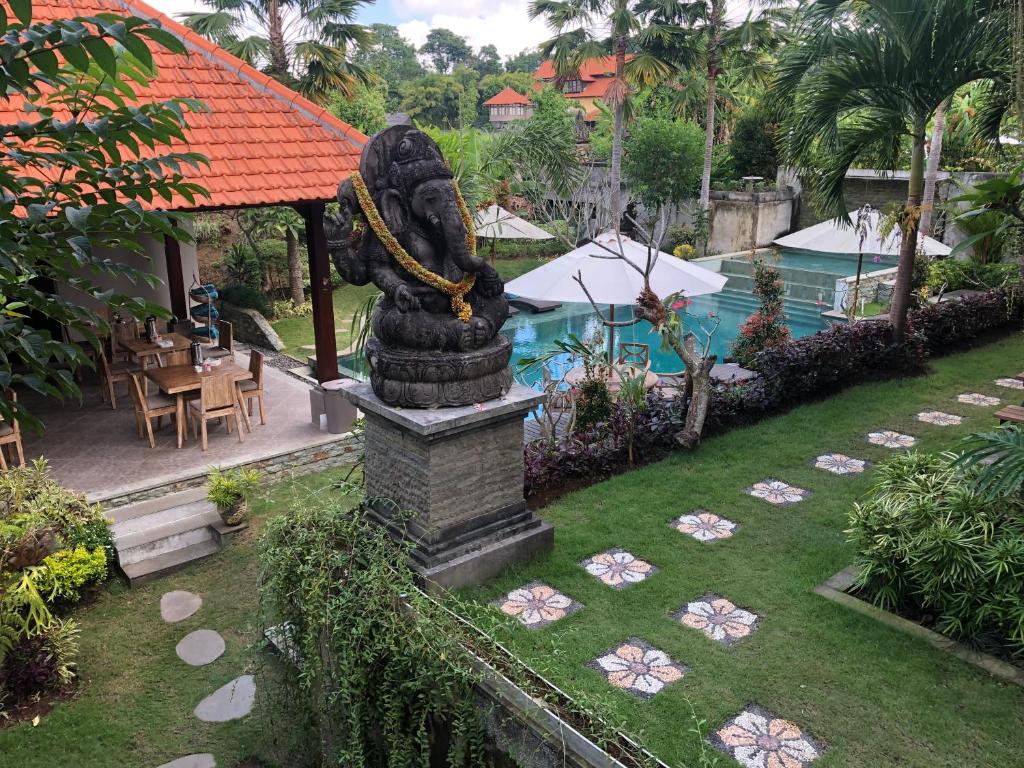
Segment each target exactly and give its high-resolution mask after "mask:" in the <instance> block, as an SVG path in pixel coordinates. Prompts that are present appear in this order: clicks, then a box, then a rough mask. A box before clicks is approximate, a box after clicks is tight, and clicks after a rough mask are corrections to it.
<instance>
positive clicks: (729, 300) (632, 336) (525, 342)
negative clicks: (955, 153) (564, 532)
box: [338, 249, 895, 386]
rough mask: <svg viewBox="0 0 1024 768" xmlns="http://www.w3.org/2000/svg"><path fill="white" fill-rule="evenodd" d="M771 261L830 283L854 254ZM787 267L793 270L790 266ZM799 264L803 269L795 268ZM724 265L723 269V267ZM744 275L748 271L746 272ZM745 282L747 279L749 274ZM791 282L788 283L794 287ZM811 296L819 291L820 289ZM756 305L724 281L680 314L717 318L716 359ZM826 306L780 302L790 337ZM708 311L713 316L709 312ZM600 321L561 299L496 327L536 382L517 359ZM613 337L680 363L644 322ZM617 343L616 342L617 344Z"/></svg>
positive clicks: (820, 322) (586, 332)
mask: <svg viewBox="0 0 1024 768" xmlns="http://www.w3.org/2000/svg"><path fill="white" fill-rule="evenodd" d="M766 257H767V258H769V259H771V260H772V263H774V264H775V265H776V266H778V267H780V268H781V269H783V270H785V271H784V272H783V275H784V276H787V275H788V276H790V278H791V279H792V280H795V281H796V282H797V283H800V282H803V281H804V280H805V279H807V278H806V275H807V274H809V273H818V274H820V275H822V276H823V277H824V281H825V284H831V280H830V279H829V277H830V276H835V277H845V276H848V275H853V274H856V272H857V255H856V254H830V253H820V252H815V251H800V250H795V249H781V250H778V251H776V252H774V253H773V254H772V255H770V256H769V255H768V254H766ZM891 266H895V263H888V262H886V261H881V260H880V261H878V262H876V261H874V260H873V259H872V258H871V257H870V256H868V257H865V259H864V264H863V268H862V270H863V272H864V273H867V272H873V271H877V270H880V269H887V268H889V267H891ZM788 270H794V271H792V272H789V271H788ZM797 270H802V271H803V272H798V271H797ZM723 271H725V272H728V270H727V269H723ZM747 274H748V275H749V271H748V273H747ZM743 279H744V278H743V276H742V275H735V276H733V277H731V279H730V282H733V283H736V284H737V285H739V284H741V281H742V280H743ZM745 279H746V285H749V284H750V279H749V277H747V278H745ZM798 287H799V286H798V285H796V284H794V285H792V286H789V288H794V289H796V288H798ZM811 294H812V298H813V296H818V295H819V294H820V291H818V292H817V293H815V292H814V291H811ZM757 306H758V302H757V300H756V299H755V298H754V297H753V295H751V293H750V292H749V290H739V289H737V288H732V289H730V287H729V284H727V285H726V288H725V290H723V291H722V292H720V293H717V294H711V295H707V296H698V297H696V298H694V299H693V303H692V304H691V305H690V306H689V307H688V308H687V312H686V314H685V315H683V324H684V326H686V327H687V328H688V329H694V330H696V331H697V338H698V339H701V340H703V339H704V338H705V334H704V333H702V332H700V330H699V328H698V325H701V326H704V327H705V328H711V327H712V326H714V325H715V323H718V325H717V330H716V331H715V333H714V336H713V338H712V340H711V349H710V351H711V353H712V354H714V355H717V356H718V360H719V362H721V361H723V360H724V359H725V358H726V357H728V356H729V355H730V347H731V345H732V342H733V341H734V340H735V339H736V336H737V334H738V333H739V328H740V326H741V325H742V324H743V322H744V321H745V320H746V319H747V318H748V317H749V316H750V315H751V313H753V312H754V311H755V310H756V309H757ZM827 309H831V299H829V301H827V302H824V303H818V302H815V301H813V300H807V299H805V300H796V299H791V298H787V299H786V303H785V313H786V324H787V325H788V326H789V330H790V333H791V334H792V337H793V338H795V339H798V338H800V337H802V336H808V335H810V334H813V333H817V332H818V331H820V330H823V329H825V328H826V327H828V322H827V321H826V320H824V319H822V317H821V312H822V311H824V310H827ZM709 314H710V315H712V317H709ZM630 317H632V307H617V308H616V314H615V319H616V320H625V319H628V318H630ZM599 327H600V321H599V320H598V319H597V317H596V316H595V315H594V311H593V309H592V308H591V306H590V305H589V304H563V305H562V307H561V308H559V309H556V310H555V311H553V312H545V313H542V314H531V313H530V312H528V311H523V312H520V313H519V314H518V315H516V316H515V317H510V318H509V319H508V320H507V321H506V323H505V325H504V327H503V328H502V329H501V332H502V333H504V334H505V335H506V336H508V337H509V338H510V339H511V340H512V348H513V351H512V370H513V372H514V373H515V375H516V378H517V379H519V380H520V381H522V382H524V383H526V384H528V385H530V386H539V384H540V381H541V380H542V376H543V374H542V372H541V371H540V370H539V368H534V369H531V370H529V371H525V372H522V371H520V361H521V360H522V359H523V358H528V357H534V356H537V355H539V354H541V353H544V352H546V351H547V350H550V349H551V348H552V347H553V346H554V342H555V341H556V340H558V339H563V340H565V339H568V337H569V335H570V334H575V335H576V336H577V337H579V338H581V339H587V338H590V337H593V335H594V333H595V332H596V331H597V330H598V329H599ZM602 330H603V332H602V335H603V336H604V338H605V339H607V330H604V329H602ZM615 338H616V341H617V342H623V341H628V342H638V343H643V344H647V345H648V346H649V347H650V350H651V370H652V371H654V372H655V373H678V372H680V371H681V370H682V368H683V363H682V362H681V361H680V360H679V358H678V357H677V356H676V355H675V353H674V352H672V351H671V350H662V349H661V337H660V336H659V335H658V334H656V333H654V332H653V330H652V329H651V326H650V325H649V324H648V323H645V322H643V323H638V324H637V325H634V326H630V327H628V328H618V329H616V334H615ZM616 348H617V344H616ZM568 364H569V361H568V359H567V358H563V359H560V360H556V361H555V362H554V364H553V365H552V366H551V368H552V374H553V375H554V376H555V378H558V377H559V376H560V374H561V370H560V369H561V368H562V367H563V366H564V365H568ZM338 366H339V370H340V371H341V373H342V374H343V375H345V376H351V377H353V378H358V379H364V380H365V379H366V378H367V370H366V361H365V360H364V359H363V358H361V357H360V358H358V359H357V358H355V356H353V355H346V356H342V357H339V358H338Z"/></svg>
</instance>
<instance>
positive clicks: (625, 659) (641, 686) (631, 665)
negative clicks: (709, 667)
mask: <svg viewBox="0 0 1024 768" xmlns="http://www.w3.org/2000/svg"><path fill="white" fill-rule="evenodd" d="M587 666H588V667H590V668H591V669H596V670H597V671H598V672H600V673H601V675H602V676H603V677H604V679H605V680H607V681H608V683H610V684H611V685H613V686H615V687H616V688H618V689H620V690H623V691H626V692H627V693H631V694H633V695H634V696H638V697H639V698H641V699H645V700H646V699H650V698H652V697H653V696H654V695H655V694H657V693H659V692H660V691H661V690H662V689H663V688H664V687H665V686H666V685H671V684H672V683H674V682H676V681H678V680H682V679H683V675H685V674H686V673H687V672H689V671H690V668H689V667H687V666H686V665H685V664H680V663H679V662H677V661H674V660H673V659H672V658H670V657H669V655H668V654H667V653H665V652H664V651H660V650H658V649H657V648H655V647H654V646H653V645H651V644H650V643H647V642H645V641H643V640H641V639H640V638H639V637H631V638H629V640H627V641H626V642H624V643H622V644H621V645H617V646H615V647H614V648H610V649H609V650H608V651H607V652H605V653H603V654H601V655H600V656H598V657H597V658H596V659H594V660H593V661H591V662H590V663H589V664H588V665H587Z"/></svg>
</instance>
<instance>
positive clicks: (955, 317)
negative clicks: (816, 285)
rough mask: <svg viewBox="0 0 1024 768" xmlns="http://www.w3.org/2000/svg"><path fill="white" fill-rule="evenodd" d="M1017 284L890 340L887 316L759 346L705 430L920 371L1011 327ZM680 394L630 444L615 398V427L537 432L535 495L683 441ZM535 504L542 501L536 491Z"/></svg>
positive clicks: (648, 413) (530, 450)
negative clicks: (560, 436) (554, 439)
mask: <svg viewBox="0 0 1024 768" xmlns="http://www.w3.org/2000/svg"><path fill="white" fill-rule="evenodd" d="M1022 299H1024V297H1022V294H1021V291H1020V288H1019V287H1014V288H1009V289H1007V288H1001V289H997V290H994V291H990V292H988V293H985V294H983V295H979V296H970V297H967V298H964V299H961V300H959V301H948V302H941V303H938V304H934V305H933V304H927V305H925V306H922V307H919V308H917V309H915V310H913V311H912V312H911V313H910V315H909V317H908V323H907V327H908V333H907V338H906V340H905V341H904V343H902V344H892V343H891V341H890V339H891V335H892V325H891V324H890V323H889V322H888V321H887V320H864V321H860V322H856V323H850V324H843V325H834V326H832V327H831V328H827V329H825V330H823V331H819V332H818V333H816V334H813V335H812V336H805V337H803V338H801V339H797V340H795V341H791V342H789V343H787V344H784V345H783V346H781V347H779V348H776V349H769V350H765V351H763V352H761V353H760V354H759V355H758V358H757V369H758V371H759V373H760V375H759V376H758V377H757V378H755V379H753V380H751V381H749V382H745V383H742V384H729V385H725V384H723V385H718V386H717V387H716V388H715V389H714V391H713V392H712V394H711V401H710V403H709V406H708V417H707V421H706V423H705V429H704V435H705V436H711V435H718V434H722V433H724V432H727V431H728V430H730V429H734V428H736V427H741V426H746V425H749V424H754V423H756V422H758V421H761V420H762V419H764V418H767V417H769V416H776V415H779V414H782V413H785V412H787V411H788V410H790V409H791V408H794V407H796V406H797V405H802V404H804V403H810V402H814V401H816V400H820V399H822V398H825V397H829V396H831V395H834V394H836V393H838V392H841V391H843V390H844V389H847V388H848V387H852V386H855V385H857V384H863V383H865V382H870V381H887V380H890V379H895V378H901V377H904V376H916V375H919V374H921V373H924V372H925V370H927V366H928V360H929V359H930V358H932V357H940V356H942V355H945V354H949V353H952V352H956V351H960V350H962V349H965V348H967V347H969V346H972V345H976V344H978V343H983V342H985V341H989V340H991V339H992V338H993V337H997V336H1001V335H1005V333H1006V332H1007V331H1008V330H1010V328H1011V326H1013V325H1014V324H1015V323H1016V324H1017V325H1018V326H1019V325H1020V324H1021V322H1022V317H1024V300H1022ZM684 405H685V403H683V402H682V401H681V400H665V399H663V398H659V397H657V396H654V395H651V396H649V397H648V400H647V408H646V409H645V410H642V411H640V412H639V415H637V416H636V419H637V420H636V421H635V422H634V424H633V429H632V435H633V445H632V453H633V456H634V462H633V463H632V464H631V463H630V462H629V453H630V451H629V445H628V444H627V442H626V438H625V435H627V434H628V433H629V432H630V430H628V429H626V428H625V424H624V422H625V421H626V420H627V419H630V418H631V414H630V413H628V411H627V407H623V406H621V405H620V404H618V403H617V404H615V406H613V411H612V415H611V417H610V418H609V420H608V422H607V426H608V427H609V428H608V429H603V430H602V429H600V428H594V429H590V430H588V431H586V432H584V433H582V434H579V435H576V436H573V437H571V438H566V439H564V440H563V441H562V442H561V443H560V444H559V445H557V446H552V445H550V444H548V443H546V442H545V441H542V440H537V441H534V442H532V443H528V444H527V445H526V446H525V447H524V458H525V468H526V472H525V490H526V495H527V497H534V499H536V500H539V501H541V504H543V503H547V502H549V501H551V500H553V499H554V498H557V497H558V496H560V495H561V493H563V492H565V490H568V489H576V488H579V487H582V486H585V485H589V484H591V483H595V482H598V481H600V480H603V479H605V478H607V477H610V476H611V475H614V474H618V473H620V472H623V471H626V470H628V469H631V468H633V467H634V466H638V465H643V464H647V463H650V462H652V461H656V460H658V459H660V458H662V457H664V456H665V455H666V454H667V453H668V452H670V451H672V450H675V449H678V448H679V446H678V445H677V443H676V442H675V434H676V432H677V431H678V430H679V425H681V424H682V419H683V415H684V412H685V411H684V407H683V406H684ZM531 503H532V504H533V506H538V505H537V504H536V503H535V501H531Z"/></svg>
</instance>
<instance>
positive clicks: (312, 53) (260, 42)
mask: <svg viewBox="0 0 1024 768" xmlns="http://www.w3.org/2000/svg"><path fill="white" fill-rule="evenodd" d="M204 1H205V2H206V4H207V5H209V6H210V7H211V9H212V10H210V11H205V12H201V11H200V12H193V13H183V14H180V15H179V16H180V18H181V20H182V21H183V22H184V24H185V26H187V27H189V28H191V29H193V30H195V31H196V32H198V33H199V34H201V35H202V36H203V37H206V38H208V39H210V40H212V41H213V42H214V43H216V44H217V45H219V46H221V47H222V48H224V49H225V50H226V51H228V53H231V54H234V55H235V56H237V57H238V58H240V59H242V60H243V61H245V62H247V63H249V64H252V65H253V66H256V67H260V68H261V69H263V70H264V71H265V72H266V73H267V74H269V75H270V76H271V77H273V78H274V79H275V80H278V81H280V82H282V83H284V84H285V85H287V86H289V87H290V88H293V89H295V90H296V91H298V92H299V93H301V94H302V95H303V96H306V97H307V98H310V99H312V100H313V101H316V102H319V103H323V102H325V101H326V99H327V98H328V97H329V96H330V95H331V93H332V92H334V91H341V92H342V93H343V94H345V96H346V97H347V98H352V96H353V95H354V93H355V86H356V84H357V83H364V84H369V81H370V74H369V73H368V72H367V70H365V69H364V68H363V67H361V66H359V65H358V64H354V63H353V62H351V61H350V60H349V59H348V52H349V51H350V50H353V49H355V48H356V47H357V46H359V45H361V44H365V43H367V42H368V41H369V39H370V35H369V32H368V31H367V30H366V28H365V27H363V26H361V25H360V24H356V23H355V18H356V15H357V13H358V12H359V9H360V8H361V7H362V6H363V5H368V4H371V3H372V2H373V0H204Z"/></svg>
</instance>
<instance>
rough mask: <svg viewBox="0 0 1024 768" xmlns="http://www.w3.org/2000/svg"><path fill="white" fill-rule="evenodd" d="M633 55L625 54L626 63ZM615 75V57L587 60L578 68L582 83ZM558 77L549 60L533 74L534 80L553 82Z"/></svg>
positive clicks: (552, 63)
mask: <svg viewBox="0 0 1024 768" xmlns="http://www.w3.org/2000/svg"><path fill="white" fill-rule="evenodd" d="M632 60H633V54H631V53H627V54H626V61H632ZM614 74H615V57H614V56H598V57H595V58H593V59H587V60H586V61H584V62H583V66H581V67H580V79H581V80H584V81H587V82H589V81H591V80H596V79H597V78H601V77H611V76H612V75H614ZM557 76H558V73H557V72H556V71H555V62H554V61H552V60H551V59H546V60H545V61H542V62H541V63H540V66H539V67H537V69H536V70H535V71H534V73H533V77H534V79H535V80H554V79H556V77H557Z"/></svg>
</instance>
